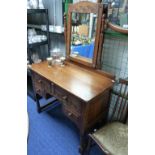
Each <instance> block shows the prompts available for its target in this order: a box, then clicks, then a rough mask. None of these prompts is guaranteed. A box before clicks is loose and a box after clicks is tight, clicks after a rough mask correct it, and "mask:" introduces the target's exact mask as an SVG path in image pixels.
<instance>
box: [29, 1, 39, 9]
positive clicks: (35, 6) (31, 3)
mask: <svg viewBox="0 0 155 155" xmlns="http://www.w3.org/2000/svg"><path fill="white" fill-rule="evenodd" d="M30 5H31V7H32V9H38V8H39V1H38V0H30Z"/></svg>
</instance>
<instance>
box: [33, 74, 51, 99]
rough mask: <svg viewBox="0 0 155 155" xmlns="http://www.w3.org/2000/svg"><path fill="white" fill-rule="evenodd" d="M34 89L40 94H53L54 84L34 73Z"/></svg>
mask: <svg viewBox="0 0 155 155" xmlns="http://www.w3.org/2000/svg"><path fill="white" fill-rule="evenodd" d="M33 83H34V89H35V91H36V93H37V94H39V95H40V96H44V97H45V96H46V94H47V93H48V94H51V95H53V84H52V83H51V82H50V81H48V80H47V79H45V78H43V77H42V76H40V75H38V74H36V73H34V74H33Z"/></svg>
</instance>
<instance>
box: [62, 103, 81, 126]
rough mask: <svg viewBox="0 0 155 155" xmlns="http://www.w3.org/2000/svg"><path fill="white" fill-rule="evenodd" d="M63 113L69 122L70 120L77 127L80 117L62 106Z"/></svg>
mask: <svg viewBox="0 0 155 155" xmlns="http://www.w3.org/2000/svg"><path fill="white" fill-rule="evenodd" d="M63 112H64V114H65V115H66V116H67V117H68V118H69V119H70V120H72V121H73V122H75V123H76V124H77V125H79V123H80V118H81V117H80V115H79V114H78V113H75V112H73V111H71V110H69V109H68V108H66V107H65V106H63Z"/></svg>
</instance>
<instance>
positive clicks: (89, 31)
mask: <svg viewBox="0 0 155 155" xmlns="http://www.w3.org/2000/svg"><path fill="white" fill-rule="evenodd" d="M71 24H72V25H71V43H70V57H74V58H76V59H79V60H84V61H87V62H89V63H92V61H93V54H94V46H95V36H96V28H97V27H96V25H97V15H96V14H94V13H76V12H72V22H71Z"/></svg>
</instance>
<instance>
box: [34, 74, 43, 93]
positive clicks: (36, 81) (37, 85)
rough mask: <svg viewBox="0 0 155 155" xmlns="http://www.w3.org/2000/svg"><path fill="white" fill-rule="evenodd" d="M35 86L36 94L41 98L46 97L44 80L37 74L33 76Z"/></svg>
mask: <svg viewBox="0 0 155 155" xmlns="http://www.w3.org/2000/svg"><path fill="white" fill-rule="evenodd" d="M32 79H33V85H34V89H35V92H36V93H37V94H39V95H40V96H43V95H44V88H43V86H44V85H43V79H42V77H41V76H39V75H37V74H33V78H32Z"/></svg>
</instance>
